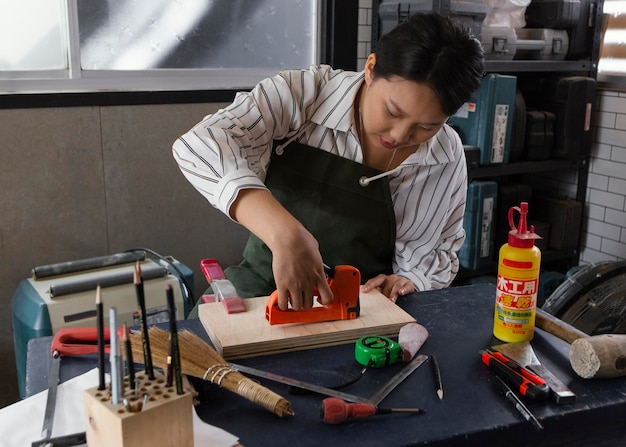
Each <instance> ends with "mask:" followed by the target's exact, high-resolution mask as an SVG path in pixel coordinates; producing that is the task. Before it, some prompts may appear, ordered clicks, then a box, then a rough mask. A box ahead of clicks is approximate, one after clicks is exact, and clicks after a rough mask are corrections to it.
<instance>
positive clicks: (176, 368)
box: [165, 284, 184, 394]
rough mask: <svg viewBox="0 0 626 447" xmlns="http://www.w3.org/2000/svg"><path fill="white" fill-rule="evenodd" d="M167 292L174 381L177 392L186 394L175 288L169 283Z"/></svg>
mask: <svg viewBox="0 0 626 447" xmlns="http://www.w3.org/2000/svg"><path fill="white" fill-rule="evenodd" d="M165 293H166V296H167V308H168V310H169V320H170V335H171V337H172V341H171V347H172V369H173V372H174V381H175V382H176V394H184V391H183V377H182V375H181V371H180V350H179V347H178V329H177V327H176V305H175V303H174V289H173V288H172V285H171V284H168V285H167V287H166V289H165Z"/></svg>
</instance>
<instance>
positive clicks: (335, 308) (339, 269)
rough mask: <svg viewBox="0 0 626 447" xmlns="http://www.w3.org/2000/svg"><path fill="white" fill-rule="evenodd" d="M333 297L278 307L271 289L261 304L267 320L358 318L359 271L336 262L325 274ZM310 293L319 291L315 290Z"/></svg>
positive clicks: (297, 320)
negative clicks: (322, 301)
mask: <svg viewBox="0 0 626 447" xmlns="http://www.w3.org/2000/svg"><path fill="white" fill-rule="evenodd" d="M327 281H328V285H329V286H330V290H331V292H332V293H333V301H332V302H331V303H330V304H325V305H321V306H315V307H312V308H310V309H301V310H293V309H287V310H281V309H280V308H279V307H278V291H275V292H274V293H272V294H271V295H270V296H269V298H268V299H267V303H266V305H265V319H266V320H267V321H269V323H270V324H286V323H315V322H320V321H335V320H352V319H355V318H358V316H359V313H360V311H361V308H360V304H359V291H360V287H361V273H360V272H359V270H358V269H356V268H355V267H352V266H350V265H338V266H336V267H335V268H334V269H333V272H332V276H329V277H328V278H327ZM313 294H314V295H317V294H319V292H318V291H317V290H314V291H313Z"/></svg>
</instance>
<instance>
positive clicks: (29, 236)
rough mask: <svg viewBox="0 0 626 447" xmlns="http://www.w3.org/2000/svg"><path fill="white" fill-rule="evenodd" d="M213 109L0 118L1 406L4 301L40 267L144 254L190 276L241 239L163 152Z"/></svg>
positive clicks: (6, 349) (234, 251)
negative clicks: (140, 250)
mask: <svg viewBox="0 0 626 447" xmlns="http://www.w3.org/2000/svg"><path fill="white" fill-rule="evenodd" d="M219 106H220V104H208V105H207V104H186V105H177V104H174V105H149V106H115V107H68V108H41V109H36V108H35V109H13V110H0V154H1V157H2V158H1V162H0V172H1V175H0V253H1V255H2V262H0V358H1V359H2V368H0V371H1V373H0V407H2V406H4V405H6V404H9V403H12V402H14V401H15V400H17V399H18V397H19V395H18V392H17V381H16V380H17V378H16V372H15V355H14V352H13V335H12V322H11V298H12V295H13V292H14V291H15V289H16V287H17V285H18V283H19V282H20V280H22V279H23V278H27V277H29V276H30V272H31V269H32V268H33V267H36V266H39V265H45V264H48V263H55V262H61V261H69V260H75V259H83V258H87V257H93V256H102V255H106V254H111V253H117V252H122V251H125V250H128V249H130V248H134V247H147V248H150V249H152V250H155V251H156V252H158V253H160V254H163V255H172V256H174V257H175V258H177V259H178V260H179V261H181V262H182V263H183V264H185V265H187V266H189V267H190V268H192V269H193V270H194V272H195V283H196V296H199V294H200V293H201V292H202V291H203V290H204V289H205V288H206V286H207V283H206V280H205V279H204V276H203V275H202V273H201V272H200V269H199V261H200V259H202V258H205V257H215V258H217V259H219V260H220V261H221V262H222V264H224V265H229V264H232V263H236V262H238V261H239V259H240V255H241V251H242V249H243V244H244V242H245V239H246V237H247V232H246V231H245V230H244V229H243V228H242V227H240V226H238V225H236V224H234V223H233V222H231V221H230V220H229V219H227V218H226V217H225V216H223V215H222V214H221V213H220V212H218V211H217V210H215V209H214V208H213V207H211V205H210V204H209V203H208V202H206V201H205V200H204V198H203V197H202V196H201V195H200V194H199V193H198V192H197V191H195V190H194V189H193V188H192V187H191V186H190V185H189V183H187V181H186V180H185V179H184V177H183V176H182V174H181V173H180V171H179V169H178V166H177V165H176V163H175V162H174V160H173V158H172V155H171V144H172V142H173V141H174V139H176V138H177V137H178V136H179V135H181V134H182V133H184V132H185V131H187V130H188V129H189V128H190V127H191V126H192V125H194V124H195V123H197V122H198V121H200V119H201V118H202V117H203V116H204V115H206V114H207V113H210V112H212V111H215V110H217V109H218V107H219Z"/></svg>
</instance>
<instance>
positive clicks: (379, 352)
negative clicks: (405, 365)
mask: <svg viewBox="0 0 626 447" xmlns="http://www.w3.org/2000/svg"><path fill="white" fill-rule="evenodd" d="M354 356H355V357H356V361H357V362H359V363H360V364H361V365H364V366H373V367H375V368H380V367H382V366H387V365H391V364H393V363H396V362H399V361H400V360H402V346H400V344H399V343H396V342H395V341H393V340H392V339H390V338H387V337H383V336H381V335H366V336H365V337H361V338H359V339H358V340H357V341H356V345H355V347H354Z"/></svg>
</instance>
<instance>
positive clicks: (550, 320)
mask: <svg viewBox="0 0 626 447" xmlns="http://www.w3.org/2000/svg"><path fill="white" fill-rule="evenodd" d="M535 326H537V327H538V328H540V329H543V330H544V331H546V332H548V333H550V334H552V335H554V336H556V337H559V338H560V339H561V340H565V341H566V342H568V343H569V344H572V343H573V342H574V340H578V339H579V338H586V337H589V335H588V334H585V333H584V332H583V331H581V330H580V329H576V328H575V327H574V326H572V325H569V324H567V323H566V322H564V321H562V320H560V319H558V318H557V317H555V316H554V315H552V314H549V313H548V312H546V311H545V310H542V309H539V308H537V309H536V315H535Z"/></svg>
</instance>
